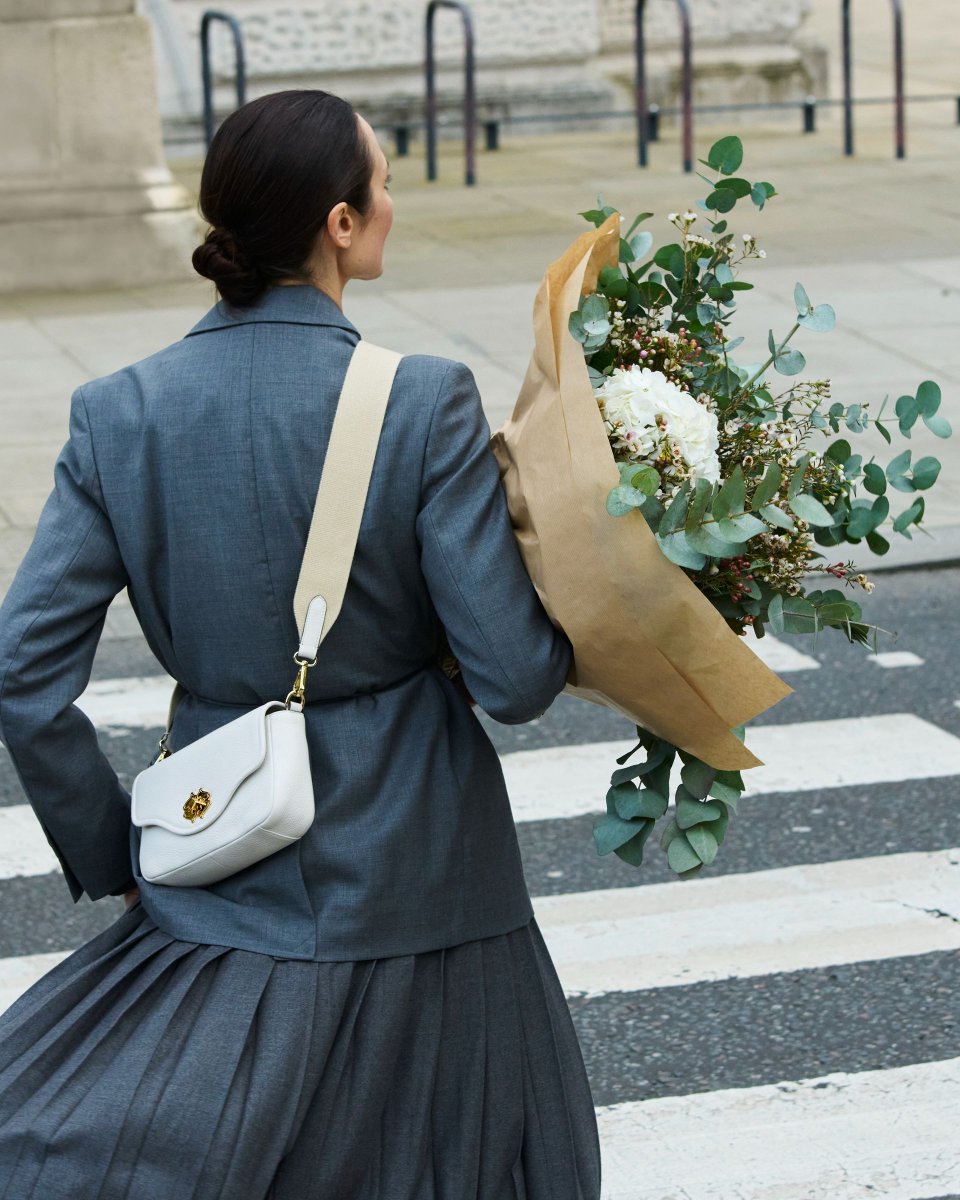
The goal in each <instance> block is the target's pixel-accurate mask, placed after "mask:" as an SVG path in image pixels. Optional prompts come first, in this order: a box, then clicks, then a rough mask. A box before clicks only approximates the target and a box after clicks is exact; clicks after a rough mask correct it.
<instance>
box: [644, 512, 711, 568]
mask: <svg viewBox="0 0 960 1200" xmlns="http://www.w3.org/2000/svg"><path fill="white" fill-rule="evenodd" d="M660 527H661V529H662V528H663V522H661V526H660ZM655 536H656V539H657V545H658V546H659V547H660V549H661V550H662V551H663V553H664V554H665V555H666V556H667V558H669V559H670V561H671V562H672V563H676V564H677V566H678V567H687V568H688V569H689V570H691V571H699V570H700V568H701V567H703V566H704V565H705V564H706V561H707V559H706V555H704V554H701V553H700V552H699V551H698V550H694V549H693V547H692V546H691V545H689V543H688V542H687V535H686V534H685V533H684V531H683V530H682V529H676V530H674V531H673V532H672V533H668V534H666V535H664V534H662V533H657V534H656V535H655Z"/></svg>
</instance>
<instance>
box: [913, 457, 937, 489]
mask: <svg viewBox="0 0 960 1200" xmlns="http://www.w3.org/2000/svg"><path fill="white" fill-rule="evenodd" d="M939 474H940V460H939V459H936V458H933V457H932V456H929V457H927V458H921V459H920V460H919V462H916V463H914V465H913V483H914V487H916V488H918V489H919V490H920V491H922V492H925V491H926V490H927V488H931V487H933V485H934V484H935V483H936V482H937V477H938V476H939Z"/></svg>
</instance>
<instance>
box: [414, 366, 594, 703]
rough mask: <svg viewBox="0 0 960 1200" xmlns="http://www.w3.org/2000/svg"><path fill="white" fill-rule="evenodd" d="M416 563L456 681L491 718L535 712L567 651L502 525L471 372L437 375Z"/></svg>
mask: <svg viewBox="0 0 960 1200" xmlns="http://www.w3.org/2000/svg"><path fill="white" fill-rule="evenodd" d="M417 536H418V539H419V541H420V548H421V556H420V561H421V566H422V569H423V573H424V576H425V578H426V580H427V586H428V588H429V590H430V595H431V598H432V600H433V603H434V607H435V608H436V610H437V614H438V616H439V617H440V620H441V621H442V622H443V625H444V627H445V629H446V631H447V637H448V639H449V642H450V648H451V649H452V650H453V652H454V654H455V655H456V656H457V659H458V660H459V662H460V669H461V671H462V673H463V679H464V683H465V684H466V686H467V688H468V689H469V692H470V693H471V695H472V696H473V697H475V699H476V701H477V703H478V704H479V705H480V707H481V708H482V709H483V710H484V711H485V712H487V713H489V714H490V716H491V717H493V718H494V719H495V720H498V721H502V722H504V723H506V724H518V723H520V722H523V721H530V720H532V719H533V718H534V717H537V716H539V715H540V714H541V713H542V712H544V710H545V709H546V708H548V707H549V705H550V704H551V703H552V701H553V700H554V698H555V697H556V696H557V694H558V693H559V692H561V691H562V690H563V687H564V684H565V683H566V679H567V674H568V672H569V670H570V664H571V657H572V651H571V647H570V643H569V641H568V640H567V638H566V635H565V634H564V633H563V631H562V630H560V629H558V628H557V627H556V626H554V624H553V623H552V621H551V620H550V618H549V617H548V616H547V613H546V611H545V610H544V608H543V605H542V604H541V603H540V598H539V596H538V595H537V592H536V589H535V588H534V586H533V584H532V583H531V582H530V577H529V576H528V575H527V572H526V568H525V567H524V565H523V559H522V558H521V556H520V550H519V547H518V546H517V543H516V538H515V536H514V533H513V529H512V526H511V524H510V514H509V512H508V511H507V502H506V497H505V495H504V492H503V488H502V487H501V484H500V471H499V467H498V466H497V460H496V458H495V457H494V454H493V451H492V450H491V449H490V426H489V425H488V423H487V419H486V417H485V415H484V413H483V408H482V406H481V403H480V394H479V392H478V391H477V385H476V382H475V380H474V378H473V373H472V372H471V371H470V369H469V368H468V367H466V366H464V364H463V363H453V364H452V365H451V366H450V367H449V368H448V369H447V372H446V374H445V375H444V377H443V379H442V381H441V383H440V388H439V392H438V396H437V401H436V406H435V408H434V411H433V415H432V418H431V423H430V429H429V432H428V436H427V444H426V449H425V452H424V465H423V479H422V484H421V499H420V512H419V514H418V516H417Z"/></svg>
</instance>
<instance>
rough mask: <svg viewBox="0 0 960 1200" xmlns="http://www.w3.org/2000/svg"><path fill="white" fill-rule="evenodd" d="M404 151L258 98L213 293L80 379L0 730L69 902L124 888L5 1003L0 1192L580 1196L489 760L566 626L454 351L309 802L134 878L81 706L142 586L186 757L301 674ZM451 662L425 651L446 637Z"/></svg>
mask: <svg viewBox="0 0 960 1200" xmlns="http://www.w3.org/2000/svg"><path fill="white" fill-rule="evenodd" d="M387 179H388V174H387V162H386V159H385V158H384V156H383V153H382V151H381V150H380V147H379V145H378V144H377V141H376V137H375V135H374V133H373V130H372V129H371V127H370V125H369V124H368V123H367V122H366V121H365V120H363V119H362V118H361V117H359V116H357V114H355V113H354V111H353V109H352V108H351V107H350V105H349V104H347V103H346V102H345V101H344V100H341V99H339V98H338V97H336V96H332V95H329V94H328V93H325V92H322V91H288V92H280V93H277V94H274V95H271V96H265V97H263V98H261V99H259V100H255V101H253V102H252V103H249V104H247V105H245V106H244V107H243V108H241V109H239V110H238V111H237V112H235V113H234V114H233V115H232V116H231V117H229V118H228V119H227V121H226V122H225V123H224V124H223V126H222V127H221V129H220V130H219V132H218V134H217V136H216V138H215V139H214V142H213V144H212V146H211V148H210V152H209V155H208V157H207V161H206V164H205V166H204V172H203V178H202V183H201V208H202V211H203V214H204V216H205V217H206V218H207V219H208V221H209V222H210V224H211V226H212V229H211V231H210V233H209V234H208V236H207V238H206V241H205V242H204V244H203V245H202V246H201V247H199V248H198V250H197V251H196V252H195V254H194V265H195V267H196V268H197V270H198V271H199V272H200V273H201V274H202V275H205V276H207V277H208V278H210V279H212V280H214V282H215V283H216V285H217V288H218V290H219V292H220V295H221V297H222V299H221V300H220V301H219V302H218V303H217V304H216V305H215V306H214V307H213V308H211V309H210V311H209V312H208V313H207V314H206V316H205V317H204V318H203V319H202V320H201V321H200V322H199V323H198V324H197V325H196V326H195V327H194V328H193V329H192V330H190V332H189V333H188V334H187V335H186V336H185V337H184V338H183V339H182V340H181V341H179V342H177V343H175V344H174V345H171V346H168V347H167V348H166V349H164V350H161V351H160V352H159V353H158V354H155V355H153V356H152V357H150V358H148V359H145V360H144V361H142V362H139V363H135V364H133V365H132V366H129V367H126V368H124V369H123V370H120V371H117V372H116V373H115V374H113V375H110V376H108V377H105V378H102V379H98V380H95V381H93V382H92V383H89V384H86V385H84V386H83V387H82V388H80V389H78V391H77V392H76V393H75V394H74V396H73V400H72V405H71V414H70V438H69V441H68V442H67V444H66V445H65V446H64V448H63V450H62V452H61V455H60V458H59V459H58V462H57V465H56V469H55V483H56V486H55V489H54V492H53V493H52V495H51V496H50V498H49V499H48V501H47V504H46V506H45V508H44V510H43V513H42V515H41V518H40V522H39V527H38V529H37V533H36V537H35V540H34V541H33V543H32V545H31V547H30V549H29V551H28V552H27V554H26V556H25V558H24V560H23V562H22V564H21V566H20V569H19V571H18V573H17V576H16V579H15V580H14V583H13V585H12V587H11V589H10V591H9V593H8V594H7V597H6V599H5V601H4V604H3V607H2V609H0V679H2V683H0V726H2V737H3V740H4V742H5V744H6V746H7V748H8V751H9V753H10V755H11V757H12V760H13V762H14V764H15V766H16V769H17V772H18V774H19V777H20V779H21V781H22V783H23V786H24V788H25V790H26V792H27V795H28V796H29V798H30V801H31V803H32V804H33V806H34V808H35V810H36V813H37V815H38V817H39V819H40V821H41V822H42V824H43V827H44V830H45V832H46V835H47V837H48V839H49V840H50V842H51V845H52V846H53V847H54V849H55V851H56V853H57V855H58V857H59V859H60V861H61V863H62V865H63V870H64V874H65V876H66V879H67V883H68V885H69V887H70V891H71V894H72V895H73V898H74V899H75V900H77V899H79V897H80V896H81V895H82V894H83V893H84V892H85V893H86V894H87V895H88V896H89V897H90V898H91V899H93V900H96V899H99V898H101V897H103V896H106V895H119V894H123V895H124V896H125V897H126V900H127V904H128V907H127V910H126V911H125V912H124V913H123V914H122V915H121V916H120V917H119V918H118V919H117V921H116V922H115V923H114V924H113V925H111V926H110V927H109V928H108V929H107V930H105V931H104V932H103V933H102V934H100V935H99V936H98V937H96V938H94V939H93V940H92V941H90V942H88V943H87V944H86V945H84V946H82V947H81V948H80V949H79V950H77V951H76V952H75V953H73V954H72V955H71V956H70V957H68V958H67V959H66V960H65V961H63V962H62V963H61V964H60V965H58V966H57V967H55V968H54V969H53V970H52V971H51V972H49V973H48V974H47V975H46V976H44V977H43V978H42V979H41V980H39V982H37V983H36V984H35V985H34V986H33V987H32V988H31V989H30V990H29V991H27V992H26V993H25V994H24V995H23V996H22V997H21V998H20V999H19V1000H18V1001H17V1002H16V1003H15V1004H14V1005H13V1007H12V1008H11V1009H10V1010H9V1011H8V1012H7V1013H6V1014H5V1015H4V1016H3V1017H2V1018H0V1198H2V1200H59V1198H61V1197H63V1198H65V1197H71V1198H77V1200H94V1198H95V1197H96V1198H97V1200H120V1198H121V1197H123V1198H125V1200H146V1198H147V1197H149V1198H150V1200H154V1198H156V1197H161V1198H163V1200H187V1198H188V1197H189V1198H191V1200H212V1198H213V1197H222V1198H223V1200H248V1198H249V1200H261V1198H263V1197H271V1198H272V1200H311V1198H316V1200H374V1198H377V1200H468V1198H469V1200H474V1198H476V1200H508V1198H510V1200H519V1198H520V1197H524V1198H525V1200H596V1197H598V1196H599V1176H600V1159H599V1143H598V1137H597V1127H596V1121H595V1116H594V1110H593V1104H592V1098H591V1094H590V1088H589V1084H588V1080H587V1076H586V1072H585V1070H584V1065H583V1059H582V1056H581V1052H580V1047H579V1044H578V1042H577V1038H576V1034H575V1031H574V1028H573V1025H572V1021H571V1018H570V1012H569V1009H568V1008H567V1005H566V1001H565V998H564V994H563V990H562V988H561V985H560V982H559V980H558V978H557V974H556V971H555V968H554V965H553V963H552V961H551V959H550V956H549V954H548V952H547V949H546V947H545V945H544V942H543V938H542V936H541V933H540V931H539V928H538V926H537V923H536V920H535V918H534V916H533V909H532V906H531V904H530V898H529V895H528V893H527V890H526V886H525V883H524V879H523V874H522V870H521V861H520V855H519V850H518V846H517V840H516V831H515V828H514V825H513V821H512V817H511V812H510V807H509V803H508V799H507V795H506V791H505V787H504V782H503V775H502V772H501V770H500V765H499V760H498V758H497V755H496V753H495V752H494V749H493V747H492V745H491V743H490V741H489V739H488V738H487V737H486V735H485V733H484V731H483V729H482V726H481V725H480V723H479V722H478V721H477V719H476V717H475V715H474V713H473V712H472V711H471V708H470V702H469V699H468V697H467V696H466V695H465V690H468V691H469V693H471V694H472V696H473V697H475V698H476V701H477V702H478V703H479V704H480V705H481V706H482V707H483V708H484V710H485V711H486V712H488V713H489V714H490V715H491V716H493V717H494V718H496V719H497V720H500V721H504V722H508V723H516V722H522V721H528V720H530V719H532V718H533V717H535V716H537V715H539V714H540V713H541V712H543V711H544V710H545V709H546V708H547V706H548V705H549V704H550V703H551V701H552V700H553V699H554V697H555V696H556V695H557V693H558V692H559V691H560V690H561V689H562V688H563V686H564V682H565V680H566V676H567V673H568V670H569V667H570V661H571V650H570V645H569V642H568V641H567V639H566V638H565V637H564V635H563V633H562V632H561V631H560V630H559V629H556V628H555V627H554V626H553V625H552V623H551V621H550V620H549V618H548V617H547V615H546V613H545V612H544V610H543V608H542V606H541V605H540V602H539V599H538V597H537V595H536V592H535V590H534V588H533V586H532V584H531V583H530V581H529V578H528V577H527V575H526V574H525V571H524V568H523V565H522V561H521V558H520V555H519V552H518V549H517V546H516V543H515V540H514V537H513V534H512V532H511V527H510V520H509V516H508V513H507V510H506V505H505V500H504V497H503V493H502V491H501V489H500V485H499V478H498V471H497V466H496V462H495V459H494V458H493V455H492V453H491V451H490V450H489V448H488V445H487V440H488V437H489V427H488V425H487V423H486V420H485V418H484V416H483V412H482V409H481V406H480V399H479V396H478V394H477V389H476V385H475V383H474V380H473V376H472V375H471V373H470V371H469V370H468V369H467V368H466V367H465V366H464V365H463V364H461V363H458V362H452V361H450V360H447V359H442V358H435V357H431V356H428V355H410V356H408V357H405V358H404V359H403V360H402V362H401V364H400V367H399V370H398V372H397V376H396V379H395V381H394V385H393V389H392V391H391V394H390V400H389V404H388V407H387V412H386V418H385V422H384V426H383V431H382V435H381V438H380V442H379V445H378V448H377V457H376V462H375V464H374V473H373V478H372V481H371V486H370V491H369V494H368V498H367V503H366V509H365V513H364V519H363V523H362V525H361V529H360V535H359V540H358V544H357V550H356V555H355V558H354V562H353V567H352V571H351V575H350V581H349V584H348V588H347V592H346V596H345V599H344V604H343V610H342V612H341V614H340V617H339V619H338V620H337V622H336V624H335V626H334V627H333V628H332V630H331V632H330V634H329V636H328V637H327V638H326V640H325V641H324V643H323V645H322V647H321V649H320V655H319V658H318V661H317V665H316V667H315V668H314V669H313V670H312V671H311V672H310V674H309V679H308V683H307V704H306V708H305V717H306V722H307V735H308V739H309V744H310V758H311V766H312V769H313V774H314V788H315V791H316V795H317V817H316V820H315V822H314V825H313V826H312V828H311V829H310V830H309V831H308V833H307V834H306V835H305V836H304V837H303V838H302V839H301V840H300V841H298V842H296V843H295V844H294V845H292V846H290V847H288V848H286V849H284V850H282V851H280V852H279V853H275V854H272V855H270V856H269V857H267V858H265V859H263V860H262V861H260V862H259V863H256V864H255V865H253V866H251V867H248V868H246V869H245V870H243V871H240V872H239V873H237V874H235V875H232V876H229V877H228V878H226V879H224V880H222V881H220V882H218V883H215V884H212V885H209V886H207V887H172V886H163V885H155V884H154V885H152V884H150V883H149V882H147V881H145V880H144V879H143V878H142V877H141V876H140V874H139V870H138V861H139V860H138V838H137V835H138V830H137V829H136V828H135V827H133V826H132V825H131V824H130V821H129V796H128V794H127V792H126V791H125V790H124V789H123V788H122V787H121V785H120V783H119V781H118V779H117V776H116V774H115V773H114V772H113V770H112V769H111V767H110V765H109V763H108V762H107V760H106V759H105V758H104V757H103V755H102V754H101V753H100V751H99V749H98V744H97V738H96V733H95V731H94V729H93V728H92V726H91V725H90V723H89V722H88V721H87V719H86V718H85V717H84V715H83V714H82V713H81V711H80V710H79V709H78V708H77V707H76V706H75V705H74V704H73V701H74V700H76V698H77V697H78V696H79V695H80V694H81V692H82V691H83V689H84V687H85V686H86V684H87V681H88V679H89V674H90V668H91V663H92V660H93V657H94V651H95V648H96V644H97V640H98V638H99V635H100V632H101V629H102V626H103V620H104V615H105V613H106V610H107V607H108V605H109V603H110V601H111V599H112V597H113V596H114V595H115V594H116V593H117V592H119V591H120V590H121V589H122V588H124V587H126V588H127V589H128V592H129V595H130V601H131V604H132V605H133V608H134V610H135V612H136V614H137V616H138V618H139V620H140V623H141V625H142V627H143V630H144V634H145V636H146V638H147V640H148V642H149V644H150V646H151V649H152V650H153V652H154V653H155V654H156V657H157V659H158V660H159V661H160V663H161V664H162V665H163V667H164V668H165V669H166V670H167V671H168V672H169V673H170V675H172V676H173V677H175V678H176V679H177V680H179V681H180V682H181V684H182V685H183V687H184V688H185V689H186V694H185V696H184V699H183V700H182V702H181V703H180V705H179V707H178V709H177V712H176V718H175V721H174V724H173V729H172V732H171V739H170V742H171V746H172V748H173V750H174V751H176V750H177V749H178V748H181V747H183V746H185V745H187V744H189V743H190V742H192V741H194V740H195V739H197V738H199V737H201V736H203V735H204V734H206V733H208V732H210V731H211V730H213V729H215V728H217V727H219V726H220V725H222V724H223V723H225V722H226V721H229V720H231V719H233V718H234V717H236V716H238V715H240V713H242V712H244V711H245V710H248V709H250V708H253V707H255V706H257V705H259V704H261V703H263V702H264V701H266V700H268V699H275V698H278V697H281V698H282V696H284V695H285V694H286V692H287V691H288V689H289V686H290V682H291V679H292V674H291V668H292V667H293V661H292V654H293V651H294V649H295V648H296V646H297V644H298V641H299V638H298V631H297V628H296V624H295V621H294V617H293V607H292V597H293V592H294V588H295V584H296V579H297V574H298V571H299V567H300V559H301V555H302V552H303V547H304V544H305V541H306V535H307V529H308V526H309V522H310V516H311V512H312V508H313V502H314V498H315V495H316V489H317V484H318V481H319V476H320V469H321V466H322V463H323V457H324V452H325V447H326V444H327V440H328V438H329V434H330V427H331V423H332V420H333V414H334V411H335V408H336V402H337V397H338V395H339V392H340V387H341V384H342V382H343V377H344V374H345V371H346V366H347V363H348V360H349V357H350V354H351V352H352V350H353V347H354V346H355V345H356V343H357V341H358V340H359V337H360V334H359V332H358V331H357V329H356V328H355V327H354V326H353V324H352V323H351V322H350V321H349V320H348V319H347V317H346V316H345V315H344V313H343V311H342V307H341V300H342V292H343V287H344V285H345V284H346V282H347V281H348V280H350V279H372V278H376V277H377V276H379V275H380V274H381V271H382V257H383V246H384V240H385V238H386V236H387V234H388V232H389V230H390V226H391V222H392V201H391V199H390V196H389V194H388V191H387ZM444 628H445V630H446V636H447V637H448V639H449V644H450V647H451V648H452V650H453V652H454V653H455V655H456V656H457V658H458V659H459V662H460V664H461V668H462V675H463V681H464V684H463V686H461V687H458V686H457V685H455V684H454V683H453V682H451V680H450V679H448V678H447V677H446V675H445V674H444V673H443V671H442V670H441V669H440V668H439V667H438V666H437V660H438V651H439V650H440V648H441V646H442V644H443V641H442V639H443V631H444Z"/></svg>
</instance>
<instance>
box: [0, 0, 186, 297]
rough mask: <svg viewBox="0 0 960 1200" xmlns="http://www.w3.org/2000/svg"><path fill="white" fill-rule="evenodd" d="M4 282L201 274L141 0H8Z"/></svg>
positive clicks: (3, 36) (98, 283) (0, 87)
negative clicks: (173, 166) (194, 262)
mask: <svg viewBox="0 0 960 1200" xmlns="http://www.w3.org/2000/svg"><path fill="white" fill-rule="evenodd" d="M0 112H2V113H3V121H2V122H0V292H11V291H17V290H21V289H30V290H32V289H38V290H53V289H56V290H59V289H85V288H98V287H115V286H136V285H142V284H144V283H152V282H158V281H169V280H177V279H184V278H189V277H190V276H191V273H192V272H191V267H190V254H191V252H192V250H193V247H194V246H195V245H196V244H197V241H198V234H199V232H200V230H201V222H200V219H199V217H198V216H197V214H196V210H195V206H194V204H193V203H192V201H191V199H190V197H189V195H188V194H187V192H186V191H185V190H184V189H183V188H182V187H181V186H180V185H179V184H178V183H176V182H175V180H174V179H173V177H172V176H171V174H170V171H169V168H168V167H167V164H166V161H165V158H164V154H163V144H162V141H161V133H160V119H159V116H158V113H157V101H156V85H155V79H154V63H153V47H152V42H151V32H150V25H149V23H148V21H147V19H146V18H145V17H142V16H138V15H136V14H135V13H134V0H0Z"/></svg>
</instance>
